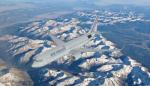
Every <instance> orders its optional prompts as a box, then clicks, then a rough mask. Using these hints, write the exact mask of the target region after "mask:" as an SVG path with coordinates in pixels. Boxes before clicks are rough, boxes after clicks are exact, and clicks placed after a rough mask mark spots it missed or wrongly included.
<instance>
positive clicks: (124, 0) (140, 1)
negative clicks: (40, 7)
mask: <svg viewBox="0 0 150 86" xmlns="http://www.w3.org/2000/svg"><path fill="white" fill-rule="evenodd" d="M0 2H1V3H17V2H32V3H36V2H40V3H41V2H42V3H47V2H49V3H52V2H55V3H60V2H66V3H70V4H72V3H74V4H79V3H86V4H87V3H88V4H95V5H112V4H119V5H138V6H150V0H93V1H91V0H59V1H57V0H42V1H41V0H5V1H0ZM64 5H65V4H64Z"/></svg>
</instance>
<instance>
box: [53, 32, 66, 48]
mask: <svg viewBox="0 0 150 86" xmlns="http://www.w3.org/2000/svg"><path fill="white" fill-rule="evenodd" d="M50 36H51V38H52V40H53V41H54V42H55V43H56V45H57V46H62V45H64V44H65V42H64V41H62V40H60V39H58V38H57V37H55V36H53V35H51V34H50Z"/></svg>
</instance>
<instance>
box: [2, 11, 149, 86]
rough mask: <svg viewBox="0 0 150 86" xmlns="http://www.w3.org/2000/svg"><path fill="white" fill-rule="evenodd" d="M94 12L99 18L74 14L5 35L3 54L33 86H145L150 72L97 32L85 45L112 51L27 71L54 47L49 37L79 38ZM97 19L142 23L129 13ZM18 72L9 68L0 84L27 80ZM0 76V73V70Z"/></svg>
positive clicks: (64, 60) (105, 22)
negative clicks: (5, 48)
mask: <svg viewBox="0 0 150 86" xmlns="http://www.w3.org/2000/svg"><path fill="white" fill-rule="evenodd" d="M95 13H96V14H98V15H100V14H99V13H101V12H99V11H94V12H93V13H89V12H77V13H73V14H70V15H69V17H68V16H64V17H60V18H56V19H53V20H51V19H49V20H43V21H44V22H43V21H36V22H32V23H30V24H28V25H27V26H25V27H22V26H20V28H19V29H18V33H17V35H15V34H8V35H5V36H2V37H0V40H1V41H4V42H8V44H10V47H9V49H8V50H7V52H8V53H10V55H11V56H12V57H10V58H9V61H11V64H12V65H13V66H15V67H17V68H18V67H19V68H22V69H26V68H27V70H26V71H27V72H28V74H29V75H30V77H31V78H32V80H33V82H34V85H35V86H51V85H52V86H74V85H75V86H99V85H102V86H125V85H127V86H132V85H149V84H150V73H149V71H148V69H147V68H145V67H143V66H142V65H141V64H140V63H138V62H137V61H135V60H134V59H132V58H131V57H129V56H126V55H124V54H123V53H122V51H121V50H120V49H118V48H117V47H116V46H115V44H114V43H112V42H111V41H109V40H107V39H106V38H105V37H103V36H102V34H101V33H100V34H99V35H97V36H95V38H94V39H93V40H92V41H91V42H90V43H88V44H87V45H86V46H88V47H97V48H99V49H109V50H111V49H115V51H113V52H111V51H108V52H104V53H98V52H84V53H82V54H81V58H77V59H73V58H71V57H68V56H64V57H62V58H61V59H58V60H57V61H54V62H52V63H50V64H49V65H47V66H45V67H43V68H38V69H33V68H30V65H31V64H32V60H33V58H34V57H35V56H36V55H38V54H40V53H42V52H44V51H46V50H51V49H53V48H54V47H55V46H56V45H55V43H54V42H53V41H52V40H51V38H50V35H49V34H53V35H55V36H57V37H58V38H60V39H62V40H64V41H69V40H72V39H74V38H76V37H79V36H80V35H82V34H84V33H86V32H87V31H88V30H89V29H90V26H91V24H92V20H93V19H94V14H95ZM120 15H121V16H120ZM99 17H100V19H101V21H102V22H101V23H100V25H103V24H105V25H107V24H114V23H118V22H121V23H124V22H133V21H143V19H142V17H141V16H135V15H134V14H133V13H130V14H129V15H127V14H123V13H120V14H116V13H113V12H107V11H106V12H104V13H103V15H100V16H99ZM6 60H7V59H6ZM6 62H7V61H6ZM0 63H1V62H0ZM22 72H24V71H20V70H18V69H15V68H11V67H10V69H9V73H6V74H2V76H0V84H1V80H4V79H5V80H6V78H7V77H9V76H11V77H12V78H9V80H16V79H15V78H16V77H17V80H18V79H19V80H21V81H22V80H23V81H24V80H25V81H31V80H30V77H29V76H28V74H26V73H22ZM0 73H3V70H0ZM16 73H17V74H16ZM20 73H21V74H20ZM15 74H16V75H15ZM22 77H23V78H22ZM24 78H25V79H24ZM9 80H8V81H9ZM14 82H15V81H14ZM16 82H17V81H16ZM2 84H3V83H2ZM31 85H32V83H31ZM18 86H20V85H18Z"/></svg>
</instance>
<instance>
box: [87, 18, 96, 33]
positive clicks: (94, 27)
mask: <svg viewBox="0 0 150 86" xmlns="http://www.w3.org/2000/svg"><path fill="white" fill-rule="evenodd" d="M97 26H98V17H96V19H95V20H94V22H93V25H92V26H91V30H90V31H89V32H88V33H89V34H91V33H92V34H94V33H97Z"/></svg>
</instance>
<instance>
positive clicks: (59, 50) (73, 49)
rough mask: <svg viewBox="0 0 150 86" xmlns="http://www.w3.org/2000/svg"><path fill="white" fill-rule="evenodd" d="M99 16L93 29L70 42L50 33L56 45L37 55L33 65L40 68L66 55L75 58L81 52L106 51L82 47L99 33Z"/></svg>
mask: <svg viewBox="0 0 150 86" xmlns="http://www.w3.org/2000/svg"><path fill="white" fill-rule="evenodd" d="M97 26H98V18H96V19H95V20H94V22H93V25H92V27H91V30H90V31H89V32H88V33H86V34H84V35H82V36H80V37H78V38H75V39H73V40H71V41H69V42H64V41H62V40H60V39H58V38H56V37H55V36H53V35H50V36H51V38H52V39H53V41H54V42H55V43H56V45H57V46H56V47H55V48H54V49H52V50H48V51H46V52H43V53H41V54H39V55H37V56H35V58H34V61H33V64H32V67H33V68H38V67H43V66H46V65H48V64H49V63H51V62H53V61H55V60H57V59H59V58H61V57H63V56H64V55H71V56H74V57H75V58H76V57H78V56H79V54H81V52H105V51H108V49H95V48H94V49H93V48H81V47H82V46H84V45H86V44H87V43H88V42H89V41H91V40H92V39H93V38H94V37H95V35H96V34H97Z"/></svg>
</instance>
